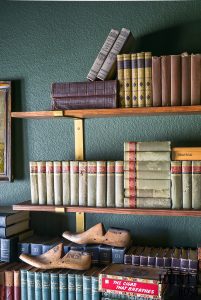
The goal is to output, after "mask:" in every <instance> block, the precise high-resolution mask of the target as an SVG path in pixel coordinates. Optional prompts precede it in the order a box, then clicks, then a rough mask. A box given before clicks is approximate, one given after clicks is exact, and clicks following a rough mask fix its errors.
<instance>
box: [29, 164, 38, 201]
mask: <svg viewBox="0 0 201 300" xmlns="http://www.w3.org/2000/svg"><path fill="white" fill-rule="evenodd" d="M29 168H30V187H31V203H32V204H38V203H39V198H38V165H37V161H30V162H29Z"/></svg>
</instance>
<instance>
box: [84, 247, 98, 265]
mask: <svg viewBox="0 0 201 300" xmlns="http://www.w3.org/2000/svg"><path fill="white" fill-rule="evenodd" d="M85 251H86V252H89V253H90V254H91V261H92V264H98V263H99V252H100V245H99V244H94V245H93V244H92V245H90V244H88V245H86V247H85Z"/></svg>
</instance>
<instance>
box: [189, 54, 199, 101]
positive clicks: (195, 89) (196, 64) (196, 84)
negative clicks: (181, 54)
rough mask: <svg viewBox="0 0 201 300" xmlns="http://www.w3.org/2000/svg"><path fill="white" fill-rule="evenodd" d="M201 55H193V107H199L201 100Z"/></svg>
mask: <svg viewBox="0 0 201 300" xmlns="http://www.w3.org/2000/svg"><path fill="white" fill-rule="evenodd" d="M200 64H201V54H192V55H191V105H199V104H200V99H201V90H200V83H201V74H200Z"/></svg>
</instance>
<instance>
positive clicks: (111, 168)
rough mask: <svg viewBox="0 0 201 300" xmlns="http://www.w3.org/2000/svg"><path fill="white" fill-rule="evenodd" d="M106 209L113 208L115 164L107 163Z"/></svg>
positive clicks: (112, 162)
mask: <svg viewBox="0 0 201 300" xmlns="http://www.w3.org/2000/svg"><path fill="white" fill-rule="evenodd" d="M107 207H115V162H114V161H107Z"/></svg>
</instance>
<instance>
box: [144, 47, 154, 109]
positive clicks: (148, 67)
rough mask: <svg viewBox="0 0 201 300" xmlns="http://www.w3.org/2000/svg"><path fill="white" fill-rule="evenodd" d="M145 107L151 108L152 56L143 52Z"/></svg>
mask: <svg viewBox="0 0 201 300" xmlns="http://www.w3.org/2000/svg"><path fill="white" fill-rule="evenodd" d="M145 106H146V107H150V106H153V97H152V54H151V52H145Z"/></svg>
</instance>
